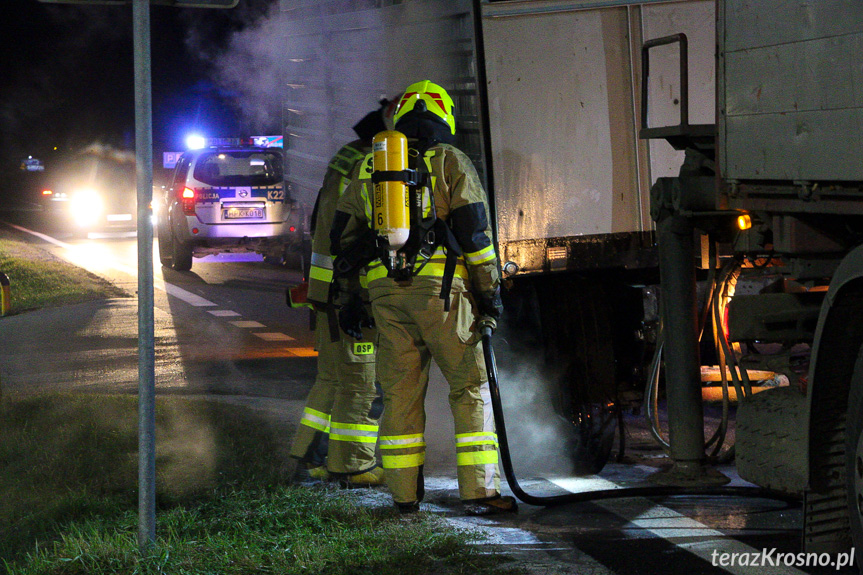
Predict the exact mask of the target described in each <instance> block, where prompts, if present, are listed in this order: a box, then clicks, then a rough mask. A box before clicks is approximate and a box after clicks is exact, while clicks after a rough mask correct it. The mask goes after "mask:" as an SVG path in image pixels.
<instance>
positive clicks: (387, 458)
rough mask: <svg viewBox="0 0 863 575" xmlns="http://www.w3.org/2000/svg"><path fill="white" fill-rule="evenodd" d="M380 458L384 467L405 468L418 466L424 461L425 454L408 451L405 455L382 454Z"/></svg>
mask: <svg viewBox="0 0 863 575" xmlns="http://www.w3.org/2000/svg"><path fill="white" fill-rule="evenodd" d="M381 460H382V461H383V464H384V469H407V468H410V467H419V466H420V465H422V464H424V463H425V461H426V454H425V453H424V452H423V453H409V454H407V455H382V456H381Z"/></svg>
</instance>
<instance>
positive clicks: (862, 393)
mask: <svg viewBox="0 0 863 575" xmlns="http://www.w3.org/2000/svg"><path fill="white" fill-rule="evenodd" d="M845 487H846V497H847V501H848V514H849V516H850V517H849V518H850V523H851V539H852V541H853V548H857V549H860V548H863V348H861V349H860V352H859V353H858V354H857V362H856V363H855V364H854V374H853V375H852V376H851V389H850V391H849V394H848V413H847V417H846V427H845ZM857 565H858V568H860V569H861V572H863V562H860V561H858V562H857Z"/></svg>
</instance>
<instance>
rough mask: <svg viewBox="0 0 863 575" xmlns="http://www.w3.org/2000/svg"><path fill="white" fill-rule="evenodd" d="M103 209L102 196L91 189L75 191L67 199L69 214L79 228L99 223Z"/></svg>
mask: <svg viewBox="0 0 863 575" xmlns="http://www.w3.org/2000/svg"><path fill="white" fill-rule="evenodd" d="M104 209H105V206H104V204H103V201H102V196H101V195H100V194H99V192H97V191H96V190H94V189H93V188H80V189H78V190H75V191H74V192H72V194H71V198H70V199H69V214H70V215H71V216H72V220H73V221H74V222H75V223H76V224H77V225H79V226H87V225H91V224H93V223H96V222H97V221H99V219H100V218H101V217H102V212H103V211H104Z"/></svg>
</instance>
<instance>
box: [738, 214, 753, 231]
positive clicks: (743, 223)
mask: <svg viewBox="0 0 863 575" xmlns="http://www.w3.org/2000/svg"><path fill="white" fill-rule="evenodd" d="M737 227H738V228H740V229H741V230H748V229H749V228H751V227H752V218H750V217H749V214H741V215H739V216H737Z"/></svg>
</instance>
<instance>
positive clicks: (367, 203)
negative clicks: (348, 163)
mask: <svg viewBox="0 0 863 575" xmlns="http://www.w3.org/2000/svg"><path fill="white" fill-rule="evenodd" d="M360 195H361V196H362V198H363V206H364V207H365V211H366V220H367V221H369V222H371V221H372V201H371V199H370V198H369V187H368V185H367V184H363V185H362V186H360ZM369 225H371V224H369Z"/></svg>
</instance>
